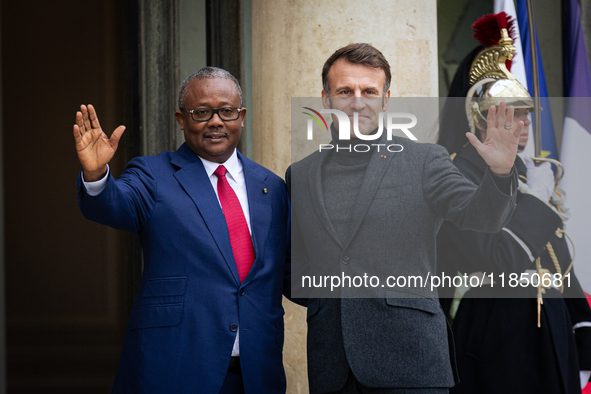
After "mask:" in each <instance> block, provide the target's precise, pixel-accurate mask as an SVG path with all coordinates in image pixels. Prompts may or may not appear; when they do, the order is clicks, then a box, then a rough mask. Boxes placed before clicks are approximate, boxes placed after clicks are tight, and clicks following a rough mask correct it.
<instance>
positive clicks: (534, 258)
mask: <svg viewBox="0 0 591 394" xmlns="http://www.w3.org/2000/svg"><path fill="white" fill-rule="evenodd" d="M512 24H513V22H512V21H511V20H510V18H507V16H506V15H505V13H504V12H503V13H500V14H495V15H486V16H484V17H483V18H481V19H479V21H478V22H476V23H475V24H474V25H473V28H474V30H475V35H474V36H475V37H476V38H477V39H478V40H479V41H480V43H481V44H483V45H482V46H479V47H478V48H476V49H475V50H473V51H472V52H471V53H470V54H469V55H468V56H467V57H466V58H465V59H464V61H463V62H462V64H461V65H460V67H459V68H458V71H457V73H456V75H455V77H454V79H453V82H452V86H451V90H450V94H449V97H463V98H465V99H459V98H455V99H451V100H448V101H447V102H446V106H445V109H444V111H443V114H444V115H443V116H442V119H441V128H440V132H439V140H438V143H439V144H440V145H443V146H444V147H445V148H447V150H448V152H449V153H450V155H451V156H452V159H453V160H454V164H455V165H456V166H457V168H458V169H459V170H460V172H461V173H462V174H463V175H464V176H466V177H467V178H468V179H470V180H472V181H473V182H474V183H476V184H480V183H481V182H482V178H483V176H484V172H485V169H486V164H485V163H484V161H483V160H482V159H481V157H480V155H479V154H478V153H477V151H476V150H475V148H474V147H473V146H472V145H471V144H469V143H468V139H467V138H466V136H465V134H466V132H472V133H475V134H476V135H477V136H478V137H479V138H481V140H483V139H484V138H483V137H484V136H485V135H486V129H487V128H486V116H487V111H488V109H489V108H490V106H491V105H495V106H498V105H499V104H500V102H501V101H505V102H507V105H508V106H509V105H511V106H513V107H514V108H515V120H514V123H515V124H511V125H498V126H497V127H504V128H513V127H516V123H517V122H518V121H523V122H524V125H525V126H526V127H524V134H522V135H521V137H520V142H519V145H520V149H521V150H523V148H524V147H525V144H526V143H527V130H528V126H529V125H530V120H529V119H528V116H527V115H528V113H529V112H531V111H532V110H533V100H532V99H531V97H530V95H529V94H528V92H527V90H526V89H525V88H524V87H523V86H522V85H521V84H520V83H519V82H518V81H517V80H516V79H515V78H514V77H513V75H511V73H510V72H509V69H510V60H511V59H512V57H513V54H514V51H515V47H514V46H513V45H512V43H513V40H512V38H511V37H510V36H511V31H512ZM459 113H462V115H463V116H467V118H468V121H467V122H462V121H461V119H462V117H463V116H462V117H460V116H458V114H459ZM532 143H533V142H532ZM515 165H516V167H517V169H518V172H519V178H520V182H519V193H518V197H517V207H516V209H515V212H514V213H513V217H512V219H511V220H510V222H509V223H508V224H507V225H506V227H505V228H503V230H502V231H501V232H499V233H496V234H486V233H479V232H474V231H461V230H459V229H458V228H457V227H456V226H455V225H454V224H452V223H450V222H444V224H443V225H442V227H441V230H440V232H439V236H438V239H437V245H438V271H439V273H440V274H441V273H442V272H445V274H446V275H451V276H453V275H454V274H456V273H457V272H460V273H462V275H463V274H468V275H470V274H472V275H476V276H478V278H479V279H482V278H483V277H482V275H483V273H484V272H486V275H487V277H486V278H485V284H484V285H482V286H481V287H474V288H471V289H469V290H468V291H467V293H466V294H465V295H464V297H463V298H462V299H461V302H460V303H459V306H457V305H456V304H455V303H454V302H451V299H452V298H453V297H454V291H455V292H456V294H457V289H453V288H451V289H450V288H448V289H442V291H441V292H440V295H441V296H442V300H441V301H442V305H443V307H444V310H446V313H448V316H449V317H450V318H451V319H453V325H452V328H453V333H454V337H455V345H456V354H457V367H458V372H459V377H460V383H459V384H458V385H456V387H454V388H453V389H452V390H450V393H456V394H457V393H479V394H486V393H491V394H492V393H495V394H497V393H520V394H523V393H552V394H554V393H556V394H558V393H573V394H574V393H577V394H579V393H580V392H581V386H582V385H583V386H584V385H585V384H586V382H587V380H589V372H588V371H591V310H590V309H589V305H588V304H587V302H586V300H585V296H584V293H583V291H582V289H581V287H580V285H579V282H578V280H577V278H576V276H575V273H574V270H573V269H572V259H571V255H570V252H569V249H568V245H567V236H566V234H565V225H564V222H565V221H566V220H567V219H568V218H569V214H570V213H569V211H568V207H567V206H566V204H565V200H566V195H565V193H564V191H563V190H562V189H560V188H559V187H555V184H554V176H553V172H552V170H551V167H550V163H544V164H541V165H539V166H536V165H535V163H534V162H533V161H532V159H531V158H525V159H522V158H521V157H519V156H518V157H516V159H515ZM573 214H576V213H573ZM491 273H492V274H493V275H492V277H491V276H490V275H491ZM512 273H513V274H517V277H518V278H519V280H517V281H513V282H511V283H509V279H510V277H509V275H510V274H512ZM545 273H546V274H549V275H551V278H553V279H555V278H559V279H562V281H555V280H553V281H552V283H550V286H545V287H544V286H542V285H540V286H532V285H531V281H533V282H534V284H536V283H537V282H536V280H535V279H536V276H540V275H541V276H543V275H544V274H545ZM536 274H537V275H536ZM503 275H504V283H502V282H501V278H503ZM546 276H548V275H546ZM489 278H491V279H492V281H491V279H489ZM528 282H529V283H530V284H529V285H528ZM547 282H548V281H547ZM560 282H562V283H560ZM516 284H518V285H516ZM561 284H562V286H561ZM503 285H504V286H503ZM511 285H516V286H511ZM522 285H523V286H522ZM501 286H503V287H501ZM446 296H447V297H449V298H447V299H444V298H443V297H446ZM456 301H457V300H456ZM456 308H457V309H456Z"/></svg>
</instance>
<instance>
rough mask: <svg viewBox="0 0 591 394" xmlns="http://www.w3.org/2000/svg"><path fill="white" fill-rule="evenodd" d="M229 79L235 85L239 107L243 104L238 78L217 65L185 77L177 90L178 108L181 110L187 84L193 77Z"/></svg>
mask: <svg viewBox="0 0 591 394" xmlns="http://www.w3.org/2000/svg"><path fill="white" fill-rule="evenodd" d="M195 78H197V79H200V80H201V79H229V80H231V81H232V82H234V85H236V89H238V96H240V107H241V108H242V106H243V99H242V89H241V88H240V84H239V83H238V80H237V79H236V78H235V77H234V76H233V75H232V74H230V73H229V72H228V71H226V70H224V69H223V68H218V67H203V68H202V69H201V70H197V71H195V72H194V73H193V74H191V75H189V76H188V77H187V79H185V80H184V81H183V83H182V85H181V89H180V90H179V103H178V104H179V110H181V111H182V110H183V109H185V108H183V102H184V100H185V95H186V90H187V85H189V82H191V81H192V80H193V79H195Z"/></svg>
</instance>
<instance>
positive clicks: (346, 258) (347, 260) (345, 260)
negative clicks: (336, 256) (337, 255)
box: [343, 256, 349, 264]
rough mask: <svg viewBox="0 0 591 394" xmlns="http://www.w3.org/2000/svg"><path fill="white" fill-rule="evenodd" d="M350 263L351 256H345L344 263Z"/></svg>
mask: <svg viewBox="0 0 591 394" xmlns="http://www.w3.org/2000/svg"><path fill="white" fill-rule="evenodd" d="M347 263H349V256H345V257H343V264H347Z"/></svg>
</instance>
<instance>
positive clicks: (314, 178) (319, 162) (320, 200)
mask: <svg viewBox="0 0 591 394" xmlns="http://www.w3.org/2000/svg"><path fill="white" fill-rule="evenodd" d="M329 154H330V153H329V152H324V153H322V152H319V153H318V154H317V155H316V158H315V162H314V163H312V165H311V166H310V167H309V169H308V171H309V173H308V179H309V187H310V193H311V194H312V202H313V204H314V208H315V209H316V214H317V215H318V217H319V218H320V221H321V222H322V225H323V226H324V228H326V231H328V233H329V234H330V235H331V237H333V238H334V240H335V241H336V242H337V243H338V244H339V245H340V246H341V247H343V244H342V242H341V240H340V239H339V236H338V234H337V231H336V230H335V228H334V226H333V224H332V221H331V220H330V217H329V216H328V211H327V210H326V205H325V201H324V189H323V187H322V166H323V165H324V162H325V161H326V158H327V157H328V155H329Z"/></svg>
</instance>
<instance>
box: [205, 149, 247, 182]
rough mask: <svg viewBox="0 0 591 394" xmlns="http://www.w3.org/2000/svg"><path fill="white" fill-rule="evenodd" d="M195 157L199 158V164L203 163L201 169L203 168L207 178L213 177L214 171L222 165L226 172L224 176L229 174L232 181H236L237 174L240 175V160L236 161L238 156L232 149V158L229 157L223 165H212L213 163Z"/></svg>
mask: <svg viewBox="0 0 591 394" xmlns="http://www.w3.org/2000/svg"><path fill="white" fill-rule="evenodd" d="M197 157H199V159H201V162H202V163H203V167H205V172H207V176H208V177H211V176H212V175H213V173H214V171H215V170H216V169H217V168H218V167H219V166H220V165H223V166H224V167H226V170H227V171H228V172H227V173H226V176H228V174H229V175H230V177H231V178H232V179H233V180H234V181H236V179H237V176H238V174H240V173H241V172H242V164H241V163H240V160H238V155H237V154H236V149H234V152H232V156H230V157H229V158H228V160H226V161H225V162H223V163H214V162H213V161H209V160H205V159H204V158H203V157H201V156H197Z"/></svg>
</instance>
